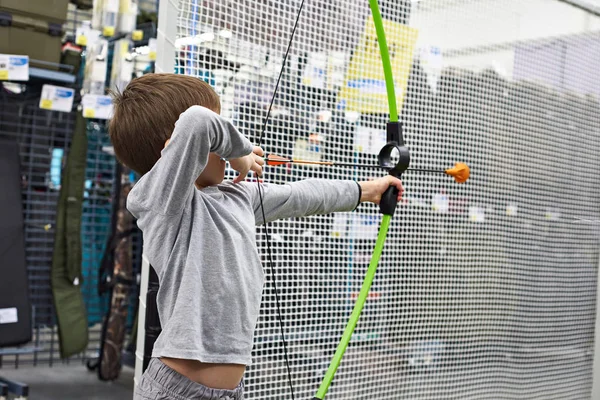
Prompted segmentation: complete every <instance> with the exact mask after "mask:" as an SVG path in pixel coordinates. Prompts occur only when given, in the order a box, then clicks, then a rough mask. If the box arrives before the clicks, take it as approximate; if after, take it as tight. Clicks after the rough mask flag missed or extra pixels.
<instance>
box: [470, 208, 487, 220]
mask: <svg viewBox="0 0 600 400" xmlns="http://www.w3.org/2000/svg"><path fill="white" fill-rule="evenodd" d="M469 219H470V220H471V221H473V222H485V211H484V209H483V208H480V207H470V208H469Z"/></svg>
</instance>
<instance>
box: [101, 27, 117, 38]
mask: <svg viewBox="0 0 600 400" xmlns="http://www.w3.org/2000/svg"><path fill="white" fill-rule="evenodd" d="M114 35H115V27H114V26H105V27H104V28H102V36H106V37H113V36H114Z"/></svg>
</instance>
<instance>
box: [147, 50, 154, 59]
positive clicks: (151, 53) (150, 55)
mask: <svg viewBox="0 0 600 400" xmlns="http://www.w3.org/2000/svg"><path fill="white" fill-rule="evenodd" d="M148 58H149V59H150V61H156V51H151V52H150V53H148Z"/></svg>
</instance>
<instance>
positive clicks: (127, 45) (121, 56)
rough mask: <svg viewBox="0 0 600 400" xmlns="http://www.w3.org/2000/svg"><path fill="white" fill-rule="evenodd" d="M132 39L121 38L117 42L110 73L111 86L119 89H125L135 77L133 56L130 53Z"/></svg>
mask: <svg viewBox="0 0 600 400" xmlns="http://www.w3.org/2000/svg"><path fill="white" fill-rule="evenodd" d="M131 47H132V43H131V40H129V39H121V40H118V41H116V42H115V44H114V51H113V59H112V71H111V74H110V82H111V87H113V88H116V89H117V90H119V91H122V90H123V89H125V87H126V86H127V84H128V83H129V82H130V81H131V79H132V77H133V66H134V62H133V57H132V55H131V53H130V49H131Z"/></svg>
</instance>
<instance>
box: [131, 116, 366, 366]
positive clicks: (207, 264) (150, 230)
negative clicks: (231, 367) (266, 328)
mask: <svg viewBox="0 0 600 400" xmlns="http://www.w3.org/2000/svg"><path fill="white" fill-rule="evenodd" d="M209 152H214V153H216V154H218V155H219V156H221V157H223V158H237V157H241V156H245V155H247V154H250V153H251V152H252V144H251V143H250V142H249V141H248V140H247V139H246V138H245V137H244V136H243V135H242V134H240V133H239V132H238V131H237V130H236V129H235V128H234V127H233V125H231V124H230V123H229V122H227V121H226V120H225V119H223V118H221V117H220V116H219V115H217V114H215V113H214V112H212V111H210V110H208V109H206V108H203V107H199V106H194V107H191V108H190V109H188V110H187V111H186V112H184V113H183V114H181V115H180V117H179V120H178V121H177V123H176V125H175V130H174V132H173V135H172V137H171V141H170V143H169V145H168V146H167V147H166V148H165V149H164V150H163V151H162V155H161V158H160V160H159V161H158V162H157V163H156V165H154V167H153V168H152V170H151V171H149V172H148V173H147V174H146V175H144V176H143V177H142V178H141V179H140V180H139V181H138V182H137V183H136V184H135V186H134V188H133V189H132V190H131V192H130V194H129V196H128V199H127V208H128V209H129V211H131V213H132V214H133V215H134V216H135V217H136V218H138V221H137V223H138V226H139V227H140V229H141V230H142V232H143V237H144V250H145V254H146V256H147V257H148V260H149V261H150V263H151V264H152V266H153V267H154V268H155V270H156V272H157V274H158V277H159V280H160V289H159V291H158V298H157V303H158V313H159V316H160V321H161V325H162V333H161V334H160V336H159V337H158V339H157V341H156V343H155V345H154V351H153V352H152V356H153V357H173V358H183V359H193V360H199V361H201V362H205V363H232V364H243V365H250V364H251V351H252V343H253V335H254V330H255V327H256V322H257V319H258V313H259V307H260V302H261V296H262V290H263V284H264V273H263V267H262V264H261V261H260V257H259V254H258V251H257V248H256V227H255V226H256V225H260V224H262V223H263V222H264V221H263V218H262V213H261V210H260V201H259V196H258V184H257V183H250V182H242V183H238V184H233V183H232V182H224V183H222V184H220V185H217V186H212V187H208V188H206V189H202V190H198V189H197V188H196V187H195V186H194V182H195V180H196V179H197V178H198V176H199V175H200V173H201V172H202V170H203V168H204V167H205V165H206V163H207V160H208V155H209ZM262 187H263V189H264V190H263V203H264V209H265V214H266V219H267V221H273V220H276V219H281V218H289V217H300V216H307V215H314V214H327V213H331V212H335V211H351V210H353V209H354V208H356V206H357V204H358V201H359V192H360V189H359V186H358V185H357V183H356V182H352V181H326V180H316V179H315V180H305V181H300V182H295V183H292V184H288V185H269V184H265V185H262Z"/></svg>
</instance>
